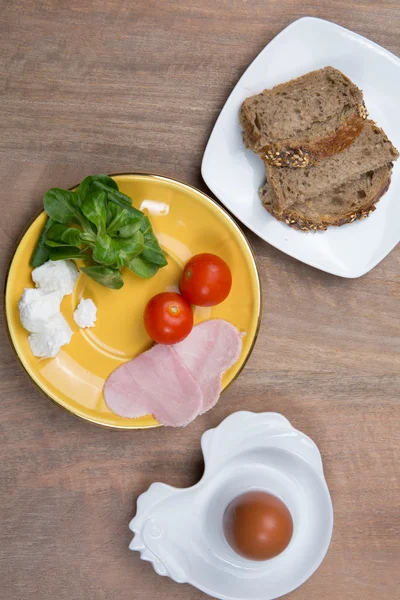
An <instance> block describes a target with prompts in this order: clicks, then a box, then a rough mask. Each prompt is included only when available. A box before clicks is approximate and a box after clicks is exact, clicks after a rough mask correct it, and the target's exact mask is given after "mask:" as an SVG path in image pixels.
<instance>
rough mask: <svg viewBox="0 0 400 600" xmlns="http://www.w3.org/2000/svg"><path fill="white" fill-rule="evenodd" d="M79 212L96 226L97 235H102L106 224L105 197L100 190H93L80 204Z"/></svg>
mask: <svg viewBox="0 0 400 600" xmlns="http://www.w3.org/2000/svg"><path fill="white" fill-rule="evenodd" d="M81 211H82V212H83V214H84V215H85V217H86V218H87V219H88V220H89V221H90V222H91V223H93V225H95V226H96V230H97V233H98V234H100V235H102V234H103V233H105V230H106V223H107V196H106V193H105V192H102V191H101V190H94V191H93V192H92V193H90V194H89V195H88V196H86V198H85V199H84V200H83V201H82V203H81Z"/></svg>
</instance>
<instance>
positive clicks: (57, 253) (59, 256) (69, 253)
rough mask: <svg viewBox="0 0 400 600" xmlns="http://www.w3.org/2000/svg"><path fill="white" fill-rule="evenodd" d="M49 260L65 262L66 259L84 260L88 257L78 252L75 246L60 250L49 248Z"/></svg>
mask: <svg viewBox="0 0 400 600" xmlns="http://www.w3.org/2000/svg"><path fill="white" fill-rule="evenodd" d="M49 258H50V260H66V259H68V258H80V259H82V260H86V259H87V258H88V255H87V254H86V253H85V252H82V251H81V250H79V248H75V246H62V247H61V248H50V249H49Z"/></svg>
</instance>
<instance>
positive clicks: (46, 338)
mask: <svg viewBox="0 0 400 600" xmlns="http://www.w3.org/2000/svg"><path fill="white" fill-rule="evenodd" d="M72 333H73V332H72V330H71V328H70V326H69V325H68V323H67V321H66V320H65V319H64V317H63V316H62V314H61V313H60V312H59V313H57V314H55V315H53V316H52V317H51V318H50V319H48V321H47V324H46V325H45V326H44V328H43V329H42V330H41V331H38V332H35V333H31V335H30V336H29V337H28V341H29V345H30V347H31V350H32V353H33V354H34V356H40V357H43V358H53V357H54V356H56V355H57V354H58V352H59V351H60V348H61V346H64V345H65V344H69V342H70V341H71V337H72Z"/></svg>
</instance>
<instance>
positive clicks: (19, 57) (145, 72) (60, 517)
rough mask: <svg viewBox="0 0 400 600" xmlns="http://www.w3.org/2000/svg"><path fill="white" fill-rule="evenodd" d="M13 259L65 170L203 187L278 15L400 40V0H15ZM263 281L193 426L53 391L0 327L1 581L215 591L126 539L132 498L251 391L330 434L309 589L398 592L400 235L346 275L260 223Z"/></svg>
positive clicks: (6, 93)
mask: <svg viewBox="0 0 400 600" xmlns="http://www.w3.org/2000/svg"><path fill="white" fill-rule="evenodd" d="M0 6H1V9H0V10H1V12H0V15H1V17H0V177H1V191H0V206H1V221H0V228H1V235H0V263H1V270H2V274H3V275H4V274H5V271H6V268H7V263H8V261H9V259H10V256H11V254H12V250H13V247H14V244H15V242H16V240H17V238H18V235H19V233H20V232H21V230H22V229H23V227H24V226H25V224H26V223H27V221H29V220H30V219H31V218H32V216H33V215H35V213H36V212H37V211H38V210H39V208H40V206H41V202H42V196H43V194H44V192H45V191H47V190H48V189H49V188H51V187H53V186H59V187H69V186H71V185H73V184H75V183H76V182H78V181H80V180H81V179H82V178H83V177H84V176H86V175H87V174H90V173H96V172H101V173H102V172H104V173H107V172H118V171H120V172H121V171H145V172H149V173H159V174H163V175H167V176H171V177H176V178H178V179H181V180H184V181H187V182H188V183H191V184H193V185H195V186H198V187H200V189H202V190H206V191H207V188H206V186H205V184H204V182H203V181H202V180H201V176H200V163H201V158H202V154H203V151H204V148H205V144H206V142H207V139H208V136H209V134H210V131H211V128H212V126H213V124H214V122H215V120H216V118H217V116H218V113H219V111H220V109H221V108H222V106H223V104H224V102H225V100H226V98H227V95H228V94H229V92H230V91H231V89H232V87H233V86H234V85H235V83H236V82H237V80H238V78H239V76H240V75H241V74H242V72H243V70H244V69H245V68H246V67H247V65H248V64H249V63H250V61H251V60H252V59H253V58H254V57H255V56H256V55H257V54H258V52H259V51H260V50H261V49H262V48H263V47H264V46H265V45H266V43H267V42H269V41H270V40H271V39H272V38H273V37H274V36H275V35H276V34H277V33H278V32H279V31H281V29H282V28H284V27H285V26H286V25H288V24H289V23H290V22H291V21H293V20H295V19H297V18H298V17H301V16H304V15H314V16H318V17H323V18H326V19H330V20H332V21H335V22H337V23H339V24H340V25H344V26H345V27H348V28H350V29H353V30H354V31H357V32H358V33H360V34H362V35H365V36H367V37H369V38H371V39H373V40H374V41H375V42H377V43H378V44H381V45H383V46H384V47H386V48H388V49H389V50H391V51H392V52H394V53H395V54H398V55H399V54H400V36H399V31H400V3H399V0H385V1H382V2H376V1H374V0H353V1H349V0H337V1H334V0H319V1H316V0H308V1H307V2H305V3H301V2H298V1H296V0H279V1H277V0H270V1H266V0H252V1H248V2H245V1H243V2H240V1H239V0H225V1H220V2H217V1H215V0H199V1H197V2H194V1H192V0H186V1H185V2H184V1H183V0H176V1H174V2H172V1H171V2H170V1H167V0H164V1H158V2H157V1H155V0H137V1H135V2H131V1H129V0H87V1H86V2H82V1H78V0H71V1H70V2H66V1H63V0H15V1H13V0H3V1H2V2H0ZM247 234H248V237H249V239H250V241H251V243H252V245H253V247H254V249H255V252H256V255H257V258H258V261H259V266H260V272H261V276H262V283H263V290H264V318H263V324H262V328H261V332H260V336H259V339H258V342H257V344H256V347H255V350H254V352H253V354H252V357H251V359H250V361H249V363H248V365H247V366H246V368H245V370H244V371H243V373H242V374H241V376H240V378H239V379H238V380H237V381H236V383H235V384H234V385H233V386H232V387H231V388H230V389H229V391H228V392H227V393H226V395H224V397H223V399H222V400H221V402H220V403H219V404H218V405H217V406H216V407H215V408H214V409H213V410H212V411H211V412H209V413H208V414H206V415H204V416H203V417H201V418H198V419H197V420H196V421H195V422H194V423H192V424H191V425H190V426H189V427H187V428H186V429H183V430H173V429H168V428H165V429H157V430H152V431H137V432H115V431H108V430H104V429H101V428H98V427H96V426H92V425H90V424H88V423H85V422H82V421H80V420H78V419H76V418H74V417H73V416H70V415H69V414H66V413H64V412H62V411H61V410H59V409H58V408H57V407H56V406H54V405H53V404H52V403H51V402H49V401H48V400H46V399H45V398H43V397H42V396H41V394H40V393H39V392H38V391H37V390H36V389H35V388H34V387H33V385H32V384H31V383H30V381H29V380H28V378H27V377H26V375H25V374H24V373H23V372H22V370H21V369H20V367H19V365H18V364H17V361H16V360H15V357H14V355H13V352H12V351H11V349H10V347H9V344H8V341H7V337H6V333H5V331H4V329H2V330H1V332H0V336H1V340H0V342H1V354H2V360H1V365H0V394H1V415H2V418H1V422H0V444H1V457H2V460H1V482H0V483H1V490H0V494H1V496H0V511H1V518H2V519H1V520H2V526H1V528H0V560H1V565H0V577H1V581H0V597H1V599H4V600H26V599H35V600H55V599H57V600H77V599H83V600H114V599H115V600H131V599H134V600H161V599H162V600H168V599H171V600H172V599H173V600H201V598H204V597H205V596H204V595H203V594H202V593H201V592H199V591H198V590H196V589H194V588H191V587H190V586H187V585H177V584H175V583H173V582H172V581H170V580H169V579H166V578H162V577H159V576H157V575H156V574H155V572H154V571H153V569H152V568H151V566H150V565H149V564H147V563H144V562H142V561H140V560H139V556H138V555H137V554H136V553H131V552H129V551H128V543H129V541H130V532H129V531H128V528H127V525H128V522H129V519H130V518H131V517H132V516H133V514H134V510H135V499H136V498H137V496H138V495H139V494H141V493H142V492H143V491H145V490H146V489H147V487H148V486H149V485H150V483H152V482H153V481H158V480H161V481H166V482H168V483H170V484H172V485H174V486H189V485H192V484H194V483H195V482H196V481H197V480H198V478H199V476H200V475H201V472H202V456H201V452H200V446H199V440H200V436H201V434H202V432H203V431H204V430H206V429H208V428H210V427H213V426H215V425H217V424H218V423H219V422H220V421H221V420H222V419H223V418H224V417H226V416H227V415H229V414H230V413H231V412H233V411H236V410H239V409H248V410H254V411H278V412H281V413H283V414H284V415H285V416H286V417H288V418H289V419H290V421H291V422H292V423H293V424H294V425H295V426H296V427H297V428H299V429H300V430H302V431H304V432H306V433H307V434H309V435H310V436H311V437H312V438H313V439H314V440H315V441H316V443H317V444H318V446H319V447H320V449H321V452H322V456H323V460H324V465H325V471H326V477H327V480H328V484H329V487H330V490H331V493H332V498H333V503H334V509H335V528H334V535H333V539H332V544H331V547H330V550H329V552H328V555H327V557H326V559H325V561H324V562H323V564H322V566H321V567H320V569H319V570H318V571H317V572H316V573H315V574H314V575H313V576H312V577H311V579H310V580H309V581H307V583H305V584H304V585H303V586H302V587H301V588H299V589H298V590H296V591H295V592H293V593H292V594H290V595H289V597H290V598H293V600H321V599H324V600H337V599H344V600H361V599H362V600H376V599H379V600H393V599H394V598H396V597H398V594H399V588H400V568H399V567H400V515H399V497H400V489H399V487H400V482H399V451H400V434H399V430H400V407H399V395H400V394H399V392H400V374H399V373H400V353H399V342H400V320H399V315H400V308H399V307H400V278H399V275H400V247H398V248H397V249H395V250H394V251H393V252H392V253H391V254H390V256H388V257H387V258H386V259H385V260H384V261H383V262H382V263H381V264H380V265H378V266H377V267H376V268H375V269H374V270H373V271H372V272H371V273H369V274H368V275H366V276H364V277H362V278H361V279H356V280H344V279H339V278H336V277H333V276H331V275H327V274H324V273H322V272H319V271H317V270H315V269H313V268H311V267H308V266H306V265H303V264H301V263H299V262H296V261H295V260H293V259H291V258H289V257H287V256H285V255H284V254H282V253H280V252H279V251H277V250H275V249H274V248H272V247H271V246H269V245H268V244H266V243H264V242H263V241H261V240H260V239H258V238H257V237H256V236H254V235H253V234H251V233H250V232H248V231H247Z"/></svg>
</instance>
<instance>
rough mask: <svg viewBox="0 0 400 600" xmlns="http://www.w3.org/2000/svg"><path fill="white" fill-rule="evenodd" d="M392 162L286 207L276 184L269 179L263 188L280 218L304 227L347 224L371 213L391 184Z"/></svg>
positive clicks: (263, 198)
mask: <svg viewBox="0 0 400 600" xmlns="http://www.w3.org/2000/svg"><path fill="white" fill-rule="evenodd" d="M391 171H392V164H391V163H389V164H387V165H384V166H383V167H379V168H378V169H376V170H371V171H368V172H366V173H363V174H362V175H360V176H358V177H356V178H354V179H351V180H350V181H346V182H345V183H342V184H341V185H338V186H336V187H333V188H331V189H330V190H327V191H325V192H323V193H322V194H319V195H316V196H311V197H309V198H308V199H306V200H303V201H302V200H298V201H296V200H295V201H294V202H293V203H292V204H290V205H289V206H288V207H287V208H285V209H284V210H283V211H282V210H281V209H280V207H279V204H278V202H277V198H276V196H275V193H274V188H273V187H272V186H270V185H269V184H268V183H266V184H265V185H264V186H263V187H262V188H260V198H261V201H262V203H263V205H264V206H265V208H266V209H267V210H268V211H269V212H270V213H271V214H272V215H273V216H274V217H276V218H277V219H279V220H280V221H285V222H286V223H287V224H288V225H290V226H291V227H295V228H296V229H301V230H303V231H317V229H320V230H325V229H326V228H327V227H328V226H329V225H344V224H345V223H352V222H353V221H355V220H356V219H364V218H366V217H368V216H369V215H370V214H371V213H372V212H373V211H374V210H375V204H376V203H377V202H378V201H379V200H380V198H381V197H382V196H383V195H384V194H385V192H386V191H387V189H388V187H389V184H390V176H391Z"/></svg>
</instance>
